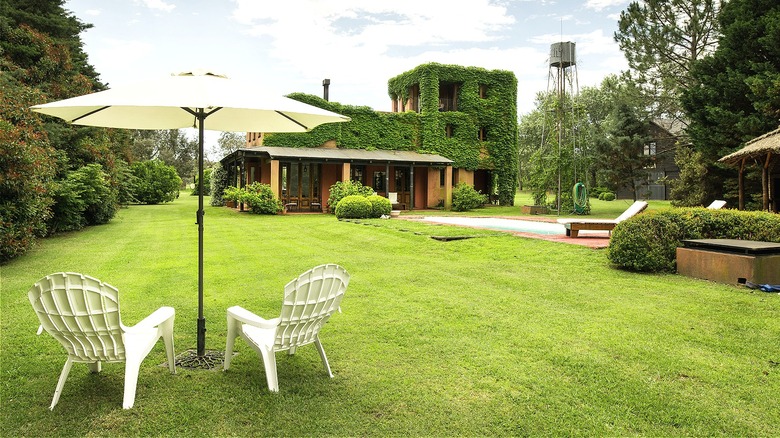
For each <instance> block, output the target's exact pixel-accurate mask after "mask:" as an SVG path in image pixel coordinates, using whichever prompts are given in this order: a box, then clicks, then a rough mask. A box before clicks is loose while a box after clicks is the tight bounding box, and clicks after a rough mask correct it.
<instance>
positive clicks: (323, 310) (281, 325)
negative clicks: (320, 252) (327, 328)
mask: <svg viewBox="0 0 780 438" xmlns="http://www.w3.org/2000/svg"><path fill="white" fill-rule="evenodd" d="M348 284H349V274H348V273H347V271H346V270H345V269H344V268H342V267H341V266H338V265H334V264H327V265H320V266H316V267H314V268H312V269H310V270H308V271H306V272H304V273H303V274H301V275H299V276H298V278H296V279H294V280H292V281H290V282H289V283H287V285H286V286H285V287H284V296H283V299H282V311H281V314H280V316H279V317H278V318H274V319H269V320H267V319H264V318H261V317H260V316H257V315H255V314H254V313H252V312H250V311H249V310H246V309H244V308H243V307H240V306H233V307H231V308H229V309H228V310H227V327H228V333H227V343H226V345H225V362H224V370H225V371H227V370H228V369H230V364H231V360H232V356H233V347H234V344H235V339H236V338H237V337H239V336H240V337H241V338H243V339H244V340H245V341H247V343H249V345H250V346H251V347H252V348H253V349H254V350H255V351H256V352H257V354H258V355H259V356H260V358H261V359H262V360H263V364H264V365H265V375H266V381H267V383H268V389H269V390H270V391H271V392H278V391H279V380H278V378H277V374H276V355H275V353H276V352H278V351H289V352H290V354H293V353H295V349H296V348H297V347H301V346H304V345H308V344H312V343H313V344H314V346H315V347H316V348H317V352H318V353H319V354H320V359H322V364H323V365H324V366H325V371H326V373H327V374H328V376H329V377H333V373H332V372H331V370H330V364H329V363H328V358H327V356H326V355H325V350H324V349H323V348H322V343H321V342H320V339H319V332H320V329H321V328H322V326H323V325H324V324H325V323H326V322H327V321H328V320H329V319H330V316H331V315H332V314H333V313H334V312H335V311H336V310H338V309H339V305H340V303H341V299H342V298H343V296H344V292H345V291H346V289H347V285H348Z"/></svg>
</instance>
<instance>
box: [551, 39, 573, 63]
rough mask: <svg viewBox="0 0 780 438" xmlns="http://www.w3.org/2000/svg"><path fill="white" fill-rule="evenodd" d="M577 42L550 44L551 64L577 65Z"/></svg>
mask: <svg viewBox="0 0 780 438" xmlns="http://www.w3.org/2000/svg"><path fill="white" fill-rule="evenodd" d="M574 47H575V43H573V42H571V41H567V42H565V43H554V44H552V45H550V65H551V66H553V67H560V68H566V67H570V66H572V65H576V64H577V62H576V58H575V57H574Z"/></svg>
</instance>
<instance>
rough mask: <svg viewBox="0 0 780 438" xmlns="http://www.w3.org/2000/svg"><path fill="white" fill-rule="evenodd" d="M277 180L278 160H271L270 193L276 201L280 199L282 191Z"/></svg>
mask: <svg viewBox="0 0 780 438" xmlns="http://www.w3.org/2000/svg"><path fill="white" fill-rule="evenodd" d="M279 180H280V178H279V160H271V191H272V192H273V193H274V195H275V196H276V198H277V199H282V190H281V187H280V184H279Z"/></svg>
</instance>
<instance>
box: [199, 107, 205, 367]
mask: <svg viewBox="0 0 780 438" xmlns="http://www.w3.org/2000/svg"><path fill="white" fill-rule="evenodd" d="M197 117H198V216H197V218H198V351H197V353H198V357H202V356H204V355H205V354H206V318H204V317H203V122H204V120H205V119H206V115H205V114H204V112H203V108H198V109H197Z"/></svg>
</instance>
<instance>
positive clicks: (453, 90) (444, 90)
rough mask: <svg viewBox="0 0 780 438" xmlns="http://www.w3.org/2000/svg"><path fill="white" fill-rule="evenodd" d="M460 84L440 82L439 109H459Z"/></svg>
mask: <svg viewBox="0 0 780 438" xmlns="http://www.w3.org/2000/svg"><path fill="white" fill-rule="evenodd" d="M459 87H460V86H459V84H455V83H451V82H439V111H457V110H458V88H459Z"/></svg>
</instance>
